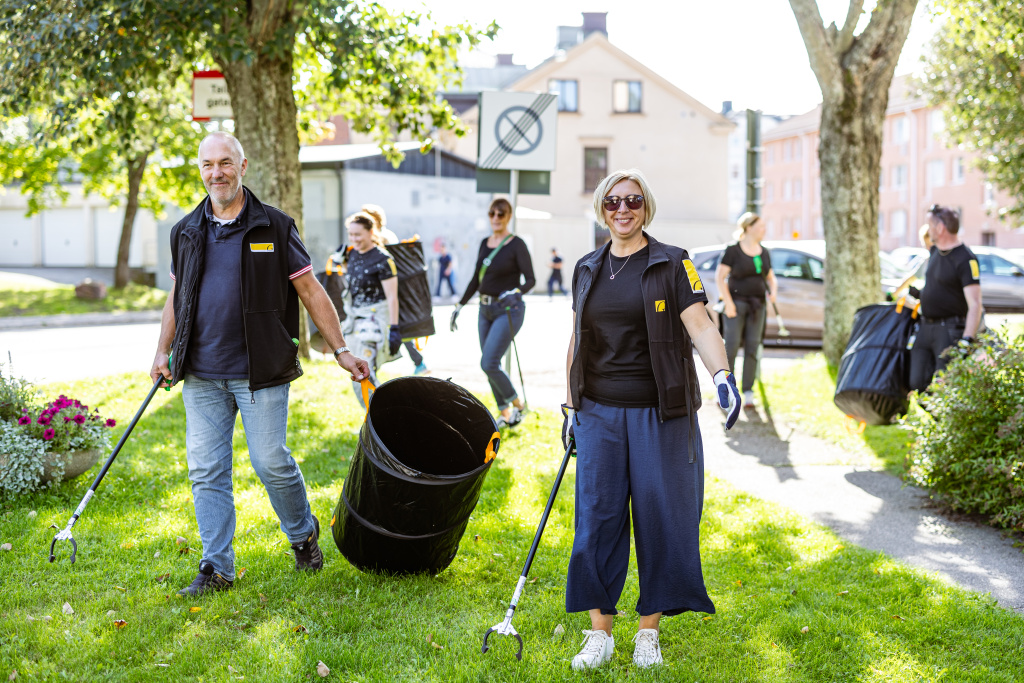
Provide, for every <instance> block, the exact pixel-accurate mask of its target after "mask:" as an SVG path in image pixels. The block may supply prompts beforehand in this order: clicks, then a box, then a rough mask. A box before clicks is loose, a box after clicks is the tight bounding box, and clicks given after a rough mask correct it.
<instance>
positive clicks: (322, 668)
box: [316, 662, 331, 678]
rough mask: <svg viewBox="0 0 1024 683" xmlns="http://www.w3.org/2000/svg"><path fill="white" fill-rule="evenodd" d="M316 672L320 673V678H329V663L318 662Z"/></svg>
mask: <svg viewBox="0 0 1024 683" xmlns="http://www.w3.org/2000/svg"><path fill="white" fill-rule="evenodd" d="M316 672H317V674H319V675H320V678H327V676H328V674H330V673H331V670H330V669H328V668H327V665H326V664H324V663H323V662H317V663H316Z"/></svg>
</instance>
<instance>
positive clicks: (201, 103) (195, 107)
mask: <svg viewBox="0 0 1024 683" xmlns="http://www.w3.org/2000/svg"><path fill="white" fill-rule="evenodd" d="M230 118H232V113H231V96H230V95H228V84H227V82H226V81H225V80H224V74H222V73H221V72H219V71H194V72H192V120H193V121H211V120H214V119H230Z"/></svg>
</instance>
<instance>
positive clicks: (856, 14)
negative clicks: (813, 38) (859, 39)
mask: <svg viewBox="0 0 1024 683" xmlns="http://www.w3.org/2000/svg"><path fill="white" fill-rule="evenodd" d="M863 13H864V0H850V8H849V9H848V10H847V11H846V21H845V22H844V23H843V29H842V31H840V32H839V35H838V37H837V38H836V40H835V50H836V57H837V58H839V59H842V56H843V54H845V53H846V51H847V50H849V49H850V46H851V45H852V44H853V32H854V31H855V30H856V29H857V22H858V21H860V15H861V14H863Z"/></svg>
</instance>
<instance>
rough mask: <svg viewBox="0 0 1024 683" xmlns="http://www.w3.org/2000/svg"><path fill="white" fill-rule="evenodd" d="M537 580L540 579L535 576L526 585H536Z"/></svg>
mask: <svg viewBox="0 0 1024 683" xmlns="http://www.w3.org/2000/svg"><path fill="white" fill-rule="evenodd" d="M539 578H540V577H539V576H535V577H533V578H532V579H530V580H529V581H528V582H527V583H537V579H539Z"/></svg>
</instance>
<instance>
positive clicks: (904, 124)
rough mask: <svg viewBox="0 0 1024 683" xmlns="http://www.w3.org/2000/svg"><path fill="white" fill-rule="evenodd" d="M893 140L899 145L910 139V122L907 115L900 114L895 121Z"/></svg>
mask: <svg viewBox="0 0 1024 683" xmlns="http://www.w3.org/2000/svg"><path fill="white" fill-rule="evenodd" d="M892 141H893V142H894V143H896V144H897V145H902V144H904V143H907V142H909V141H910V122H909V121H908V120H907V117H906V116H900V117H898V118H897V119H896V120H895V121H894V122H893V126H892Z"/></svg>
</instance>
